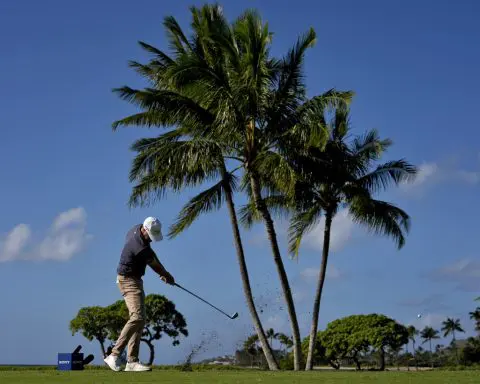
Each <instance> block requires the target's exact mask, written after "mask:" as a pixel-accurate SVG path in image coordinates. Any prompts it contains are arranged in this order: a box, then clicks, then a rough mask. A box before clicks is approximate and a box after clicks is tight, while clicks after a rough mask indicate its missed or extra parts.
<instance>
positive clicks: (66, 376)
mask: <svg viewBox="0 0 480 384" xmlns="http://www.w3.org/2000/svg"><path fill="white" fill-rule="evenodd" d="M114 382H119V383H162V384H167V383H168V384H179V383H187V384H220V383H221V384H229V383H232V384H247V383H249V384H251V383H265V384H269V383H271V384H274V383H275V384H277V383H281V384H287V383H288V384H297V383H298V384H300V383H301V384H314V383H315V384H318V383H322V384H365V383H379V384H395V383H398V384H442V383H445V384H446V383H449V384H466V383H471V384H473V383H476V384H478V383H479V382H480V372H479V371H458V372H443V371H439V372H252V371H248V372H245V371H229V372H222V371H209V372H179V371H163V370H158V371H152V372H141V373H132V372H111V371H107V370H87V371H84V372H81V371H80V372H79V371H76V372H72V371H70V372H57V371H53V372H52V371H28V370H21V371H3V372H1V371H0V383H2V384H10V383H13V384H16V383H22V384H33V383H49V384H50V383H51V384H54V383H70V384H76V383H95V384H108V383H114Z"/></svg>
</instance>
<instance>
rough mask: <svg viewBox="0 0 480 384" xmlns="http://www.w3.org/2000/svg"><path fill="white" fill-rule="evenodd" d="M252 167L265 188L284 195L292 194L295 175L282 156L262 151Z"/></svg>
mask: <svg viewBox="0 0 480 384" xmlns="http://www.w3.org/2000/svg"><path fill="white" fill-rule="evenodd" d="M253 166H254V168H255V171H256V172H257V173H258V174H259V175H260V177H261V178H262V180H263V184H264V185H265V186H266V187H271V188H273V189H274V190H278V191H282V192H283V193H284V194H286V195H292V194H293V192H294V189H295V183H296V180H297V174H296V172H295V170H294V169H293V168H292V167H291V165H290V164H289V162H288V161H287V159H286V158H285V157H284V156H282V155H281V154H279V153H277V152H274V151H264V152H262V153H260V154H258V156H257V159H256V161H255V163H254V165H253Z"/></svg>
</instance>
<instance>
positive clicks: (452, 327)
mask: <svg viewBox="0 0 480 384" xmlns="http://www.w3.org/2000/svg"><path fill="white" fill-rule="evenodd" d="M442 331H443V337H447V336H448V335H450V334H451V335H452V345H453V347H454V348H455V354H456V356H457V361H458V348H457V346H456V343H455V332H463V333H465V331H464V330H463V328H462V326H461V324H460V319H452V318H447V319H446V320H445V321H444V322H443V323H442Z"/></svg>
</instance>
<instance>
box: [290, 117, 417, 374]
mask: <svg viewBox="0 0 480 384" xmlns="http://www.w3.org/2000/svg"><path fill="white" fill-rule="evenodd" d="M348 116H349V115H348V109H347V108H338V109H337V110H336V112H335V114H334V117H333V118H332V121H331V122H330V123H329V124H328V126H327V129H328V132H329V137H328V141H327V143H326V146H325V148H324V149H323V150H322V149H321V148H315V147H313V148H312V147H310V149H309V150H308V151H307V153H308V156H305V155H302V156H301V157H300V158H299V159H296V164H297V172H298V173H300V174H301V176H300V177H299V178H298V179H299V182H298V186H297V189H298V193H297V194H296V195H295V199H294V202H293V203H292V205H294V206H295V208H296V211H297V212H295V214H294V216H293V218H292V220H291V225H290V234H289V235H290V251H291V252H292V253H293V254H294V255H295V256H298V252H299V247H300V243H301V240H302V237H303V236H304V234H305V233H306V232H307V231H308V230H310V229H312V228H313V227H314V224H315V223H316V222H317V221H318V219H319V218H320V217H321V216H322V215H324V216H325V229H324V235H323V252H322V255H321V264H320V271H319V276H318V280H317V287H316V291H315V299H314V303H313V311H312V322H311V328H310V345H309V349H308V356H307V361H306V369H307V370H310V369H312V368H313V361H312V358H313V349H314V345H315V338H316V335H317V328H318V317H319V311H320V301H321V297H322V291H323V286H324V283H325V277H326V271H327V264H328V256H329V247H330V231H331V227H332V223H333V220H334V218H335V215H336V214H337V212H338V210H339V208H341V207H347V209H348V211H349V213H350V215H351V216H352V217H353V220H354V221H355V222H356V223H359V224H362V225H363V226H365V227H366V228H367V229H368V230H370V231H372V232H374V233H376V234H379V235H383V236H388V237H391V238H392V239H394V240H395V242H396V245H397V247H398V248H399V249H400V248H402V247H403V245H404V243H405V234H406V232H408V230H409V227H410V218H409V216H408V215H407V213H406V212H404V211H403V210H401V209H400V208H398V207H396V206H394V205H392V204H390V203H388V202H385V201H381V200H376V199H374V197H373V196H374V194H375V193H377V192H378V191H380V190H382V189H387V188H388V187H389V186H390V185H392V184H394V185H398V184H399V183H402V182H405V181H409V180H411V179H412V176H413V175H415V173H416V169H415V167H414V166H412V165H410V164H409V163H407V162H406V161H404V160H391V161H388V162H386V163H383V164H379V165H376V164H375V162H376V161H377V160H379V159H380V157H381V156H382V155H383V154H384V152H385V151H386V150H387V149H388V147H390V145H391V141H390V140H381V139H380V138H379V136H378V133H377V131H375V130H371V131H369V132H367V133H366V134H365V135H364V136H363V137H362V136H356V137H354V138H353V139H352V140H351V141H350V142H349V141H347V140H348V139H349V138H350V136H351V129H350V126H349V117H348ZM319 120H320V121H324V120H326V118H323V116H319ZM300 153H301V152H300Z"/></svg>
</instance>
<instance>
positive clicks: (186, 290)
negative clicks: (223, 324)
mask: <svg viewBox="0 0 480 384" xmlns="http://www.w3.org/2000/svg"><path fill="white" fill-rule="evenodd" d="M175 285H176V286H177V287H178V288H180V289H183V290H184V291H185V292H188V293H190V294H191V295H192V296H195V297H196V298H197V299H199V300H202V301H203V302H204V303H205V304H208V305H210V306H211V307H212V308H215V309H216V310H217V311H219V312H221V313H223V314H224V315H225V316H227V317H229V318H231V316H230V315H229V314H227V313H225V312H223V311H222V310H221V309H219V308H217V307H215V306H214V305H213V304H210V303H209V302H208V301H206V300H204V299H202V298H201V297H200V296H197V295H196V294H195V293H193V292H190V291H189V290H188V289H186V288H184V287H182V286H181V285H179V284H177V283H175Z"/></svg>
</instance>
